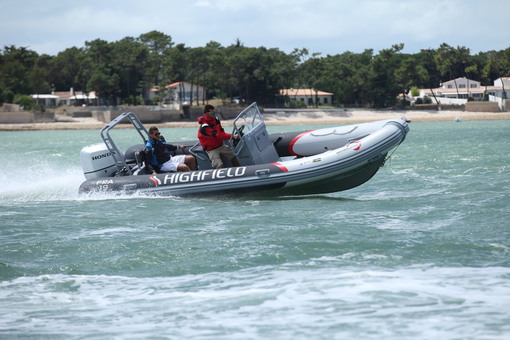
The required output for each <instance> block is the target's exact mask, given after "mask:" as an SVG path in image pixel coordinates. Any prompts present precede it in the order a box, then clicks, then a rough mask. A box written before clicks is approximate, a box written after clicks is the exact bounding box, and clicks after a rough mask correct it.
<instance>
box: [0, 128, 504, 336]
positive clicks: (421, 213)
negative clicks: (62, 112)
mask: <svg viewBox="0 0 510 340" xmlns="http://www.w3.org/2000/svg"><path fill="white" fill-rule="evenodd" d="M410 127H411V131H410V133H409V135H408V137H407V139H406V140H405V142H404V143H403V144H402V145H401V146H400V147H399V148H398V149H397V151H396V152H395V153H394V155H393V157H392V159H391V160H390V161H388V162H387V164H386V166H385V167H383V168H382V169H381V170H380V171H379V172H378V173H377V175H376V176H375V177H374V178H373V179H371V180H370V181H369V182H367V183H366V184H364V185H363V186H361V187H358V188H356V189H353V190H350V191H345V192H338V193H334V194H327V195H315V196H305V197H283V198H274V199H267V198H264V199H260V198H257V197H249V198H248V199H247V200H246V198H245V197H243V198H233V197H228V198H227V197H223V198H222V197H216V198H175V197H167V198H147V197H102V198H96V199H91V198H82V197H79V196H78V195H77V189H78V186H79V184H80V183H81V182H82V181H83V179H84V178H83V175H82V173H81V169H80V164H79V151H80V149H81V147H82V146H84V145H86V144H91V143H96V142H98V141H99V133H98V131H39V132H37V131H36V132H0V140H1V143H0V159H1V160H2V166H1V167H0V186H1V187H0V218H1V220H0V246H1V248H0V338H2V339H3V338H7V339H9V338H46V339H55V338H65V339H69V338H86V339H89V338H91V339H104V338H114V339H117V338H137V339H138V338H162V339H164V338H168V339H268V338H273V339H431V338H435V339H507V338H508V337H510V231H509V230H510V212H509V211H510V209H509V206H510V176H509V170H510V122H508V121H493V122H462V123H453V122H447V123H412V124H411V125H410ZM309 128H312V126H299V127H270V131H271V132H277V131H283V130H286V131H289V130H306V129H309ZM162 132H163V134H164V135H165V136H166V138H167V140H172V141H178V140H189V139H193V138H194V136H195V134H196V129H194V128H193V129H162ZM119 133H120V137H121V138H122V136H123V132H119ZM126 138H127V137H126Z"/></svg>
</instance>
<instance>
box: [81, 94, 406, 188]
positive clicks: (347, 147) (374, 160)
mask: <svg viewBox="0 0 510 340" xmlns="http://www.w3.org/2000/svg"><path fill="white" fill-rule="evenodd" d="M126 121H129V122H130V123H131V124H132V125H133V128H134V130H135V131H136V132H138V137H137V139H138V143H140V144H130V146H128V147H127V148H126V150H125V151H123V150H121V149H120V148H119V147H118V145H117V143H116V142H114V140H113V138H112V136H111V131H112V129H113V128H114V127H116V126H117V125H118V124H120V123H125V122H126ZM197 129H198V126H197ZM408 131H409V127H408V124H407V122H406V121H405V120H403V119H390V120H383V121H376V122H372V123H363V124H353V125H343V126H337V127H326V128H322V129H317V130H311V131H300V132H287V133H276V134H269V133H268V131H267V129H266V125H265V123H264V119H263V116H262V114H261V113H260V111H259V109H258V107H257V105H256V103H253V104H252V105H250V106H249V107H247V108H246V109H244V110H243V111H242V112H241V113H240V114H239V115H238V116H237V118H236V119H235V120H234V121H233V131H232V134H239V136H240V139H239V140H235V141H234V140H231V141H230V143H231V147H232V149H233V151H234V154H235V155H236V157H237V159H238V160H239V162H240V164H241V166H239V167H225V168H220V169H213V168H212V167H211V162H210V161H209V158H208V157H207V154H206V153H205V151H204V150H203V149H202V147H201V145H200V143H198V142H196V141H189V142H184V143H183V142H179V144H184V145H185V146H186V148H185V149H184V150H179V151H178V152H183V153H185V154H191V155H193V156H194V157H195V159H196V160H197V165H198V169H197V170H195V171H190V172H169V173H158V174H155V175H152V174H147V173H146V172H145V163H144V160H145V156H144V154H143V149H144V145H145V142H146V140H147V138H148V132H147V130H146V129H145V127H144V126H143V124H142V123H141V122H140V120H139V119H138V118H137V117H136V115H134V114H133V113H131V112H125V113H122V114H121V115H119V116H118V117H117V118H116V119H114V120H112V121H111V122H110V123H109V124H107V125H106V126H105V127H103V129H101V138H102V140H103V141H102V142H100V143H97V144H93V145H88V146H85V147H84V148H83V149H82V150H81V153H80V158H81V163H82V168H83V172H84V175H85V178H86V180H85V182H83V183H82V184H81V186H80V188H79V192H80V193H81V194H87V195H93V194H104V193H106V194H109V193H118V194H134V193H140V194H155V195H176V196H181V195H194V194H200V195H204V194H225V193H233V194H244V193H249V192H257V194H263V195H270V196H284V195H306V194H321V193H331V192H337V191H342V190H348V189H351V188H354V187H357V186H359V185H361V184H363V183H365V182H366V181H368V180H369V179H370V178H372V176H374V175H375V174H376V172H377V171H378V170H379V168H380V167H381V166H382V165H384V162H385V160H386V159H387V157H388V154H389V153H390V152H392V151H393V150H394V149H395V148H396V147H397V146H398V145H399V144H400V143H402V142H403V141H404V139H405V137H406V134H407V133H408ZM128 145H129V143H128Z"/></svg>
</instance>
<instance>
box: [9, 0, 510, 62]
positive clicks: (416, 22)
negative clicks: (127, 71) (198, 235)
mask: <svg viewBox="0 0 510 340" xmlns="http://www.w3.org/2000/svg"><path fill="white" fill-rule="evenodd" d="M0 13H1V16H0V17H1V20H0V48H2V49H3V48H4V47H5V46H12V45H14V46H16V47H26V48H28V49H29V50H32V51H36V52H37V53H39V54H49V55H57V54H58V53H59V52H62V51H64V50H65V49H67V48H71V47H84V46H85V42H86V41H93V40H96V39H102V40H106V41H108V42H114V41H118V40H121V39H123V38H125V37H135V38H136V37H138V36H140V35H141V34H144V33H148V32H150V31H153V30H156V31H159V32H162V33H164V34H167V35H169V36H170V37H171V38H172V42H173V43H174V44H184V45H185V46H187V47H199V46H205V45H206V44H207V43H208V42H210V41H215V42H218V43H220V44H221V45H222V46H229V45H232V44H235V43H236V41H237V40H239V41H240V42H241V43H242V44H243V45H244V46H245V47H261V46H263V47H266V48H278V49H279V50H281V51H284V52H286V53H291V52H292V51H293V50H294V49H303V48H306V49H307V50H308V51H309V53H310V54H312V53H321V55H322V56H326V55H336V54H342V53H344V52H347V51H350V52H354V53H360V52H363V51H364V50H366V49H373V50H374V51H375V52H376V53H377V52H378V51H380V50H382V49H388V48H391V47H392V46H393V45H394V44H400V43H403V44H404V49H403V52H404V53H418V52H420V50H421V49H429V48H431V49H437V48H438V47H439V46H440V45H441V44H442V43H447V44H448V45H450V46H452V47H455V48H456V47H459V46H460V47H466V48H469V49H470V51H471V54H477V53H479V52H487V51H491V50H496V51H499V50H504V49H507V48H509V47H510V20H509V18H508V14H509V13H510V1H508V0H485V1H481V0H428V1H423V0H150V1H139V0H123V1H117V0H86V1H69V0H66V1H61V0H45V1H41V0H0Z"/></svg>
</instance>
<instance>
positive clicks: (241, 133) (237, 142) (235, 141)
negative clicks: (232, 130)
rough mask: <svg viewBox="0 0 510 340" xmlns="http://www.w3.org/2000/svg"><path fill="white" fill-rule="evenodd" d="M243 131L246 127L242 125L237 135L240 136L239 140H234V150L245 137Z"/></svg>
mask: <svg viewBox="0 0 510 340" xmlns="http://www.w3.org/2000/svg"><path fill="white" fill-rule="evenodd" d="M243 130H244V125H241V126H240V127H239V129H237V134H238V135H239V139H233V140H232V145H233V146H234V148H235V147H236V146H237V144H239V142H240V141H241V138H242V137H243V136H244V133H243Z"/></svg>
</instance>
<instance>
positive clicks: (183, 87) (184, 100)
mask: <svg viewBox="0 0 510 340" xmlns="http://www.w3.org/2000/svg"><path fill="white" fill-rule="evenodd" d="M165 90H166V91H165V92H166V93H164V94H161V97H162V98H164V101H165V102H168V103H175V102H178V103H181V104H193V102H197V103H198V102H199V101H202V102H205V100H206V88H205V87H204V86H202V85H199V84H193V83H189V82H187V81H180V82H176V83H172V84H169V85H166V86H165Z"/></svg>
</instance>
